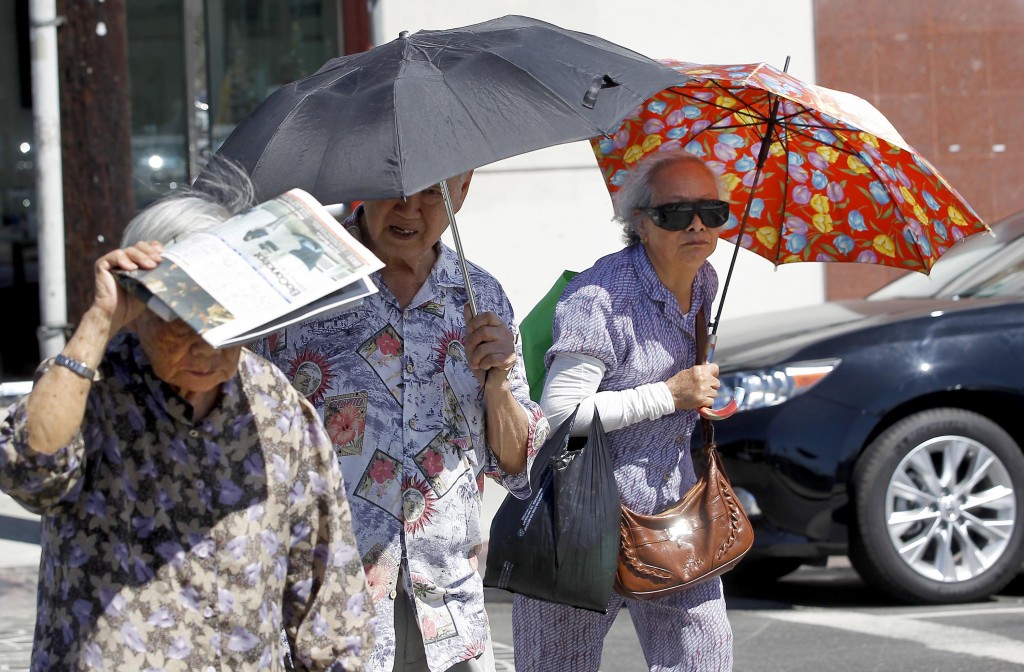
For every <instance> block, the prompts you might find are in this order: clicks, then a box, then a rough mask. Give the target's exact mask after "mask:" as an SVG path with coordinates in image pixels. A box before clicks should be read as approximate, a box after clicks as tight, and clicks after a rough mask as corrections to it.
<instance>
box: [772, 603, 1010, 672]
mask: <svg viewBox="0 0 1024 672" xmlns="http://www.w3.org/2000/svg"><path fill="white" fill-rule="evenodd" d="M975 612H976V613H983V614H1009V613H1013V614H1019V615H1020V616H1024V607H994V608H992V609H984V608H983V609H977V610H969V611H963V610H960V611H954V610H950V611H933V612H927V611H915V612H912V613H907V614H897V615H892V614H871V613H864V612H859V611H837V610H834V609H828V610H826V609H800V610H794V611H768V612H763V613H760V614H758V615H759V616H760V617H762V618H766V619H771V620H775V621H785V622H787V623H797V624H800V625H813V626H820V627H824V628H835V629H838V630H845V631H848V632H856V633H859V634H864V635H871V636H874V637H885V638H888V639H897V640H901V641H905V642H914V643H917V644H921V645H923V646H926V647H928V648H929V649H933V650H935V651H946V652H949V653H955V654H958V655H966V656H974V657H978V658H993V659H996V660H1002V661H1005V662H1008V663H1015V664H1017V665H1024V646H1022V645H1021V642H1020V641H1019V640H1016V639H1011V638H1009V637H1003V636H1001V635H997V634H993V633H990V632H985V631H982V630H972V629H971V628H964V627H960V626H952V625H943V624H940V623H932V622H930V621H927V620H924V619H929V618H944V617H959V618H963V617H964V616H965V615H969V614H971V613H975Z"/></svg>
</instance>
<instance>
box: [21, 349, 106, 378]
mask: <svg viewBox="0 0 1024 672" xmlns="http://www.w3.org/2000/svg"><path fill="white" fill-rule="evenodd" d="M55 364H56V365H57V366H63V367H64V368H66V369H70V370H71V371H72V372H73V373H74V374H75V375H77V376H80V377H82V378H85V379H86V380H88V381H90V382H93V383H95V382H98V381H99V380H100V379H102V376H101V375H100V372H99V371H97V370H95V369H93V368H92V367H90V366H87V365H86V364H85V362H80V361H78V360H77V359H73V358H71V357H68V356H67V355H57V356H56V357H48V358H46V359H44V360H43V361H42V363H41V364H40V365H39V367H38V368H37V369H36V373H35V375H34V376H33V377H32V379H33V381H34V382H38V380H39V379H40V378H42V376H43V374H45V373H46V372H47V371H49V370H50V367H51V366H53V365H55Z"/></svg>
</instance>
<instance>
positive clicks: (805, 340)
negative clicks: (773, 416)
mask: <svg viewBox="0 0 1024 672" xmlns="http://www.w3.org/2000/svg"><path fill="white" fill-rule="evenodd" d="M1017 300H1019V299H1016V300H1014V299H1008V298H997V299H959V300H954V299H933V298H928V299H890V300H885V301H868V300H863V299H861V300H853V301H832V302H827V303H823V304H818V305H814V306H805V307H802V308H792V309H788V310H783V311H777V312H772V313H761V314H758V315H750V316H747V317H740V318H736V319H734V320H723V321H722V326H721V328H720V329H719V330H718V345H717V347H716V348H715V361H717V362H718V364H719V366H720V367H721V368H722V370H723V371H735V370H737V369H743V368H754V367H761V366H770V365H774V364H777V363H780V362H783V361H787V360H791V359H792V358H793V357H795V356H798V353H799V352H800V351H801V350H803V349H804V348H807V347H808V346H811V345H813V344H815V343H819V342H821V341H825V340H829V339H834V338H838V337H841V336H844V335H847V334H851V333H853V332H856V331H861V330H866V329H871V328H876V327H881V326H884V325H886V324H890V323H893V322H900V321H910V320H914V319H916V318H924V317H928V316H931V315H933V314H935V313H936V311H941V312H942V313H945V314H949V313H960V312H964V311H967V310H973V309H978V308H981V307H984V306H989V305H993V304H1001V303H1008V302H1015V301H1017Z"/></svg>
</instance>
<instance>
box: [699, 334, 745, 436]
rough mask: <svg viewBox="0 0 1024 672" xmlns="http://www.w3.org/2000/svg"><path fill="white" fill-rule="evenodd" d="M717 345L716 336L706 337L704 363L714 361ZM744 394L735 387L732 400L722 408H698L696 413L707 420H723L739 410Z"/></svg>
mask: <svg viewBox="0 0 1024 672" xmlns="http://www.w3.org/2000/svg"><path fill="white" fill-rule="evenodd" d="M717 343H718V334H710V335H709V336H708V352H707V357H706V358H705V360H704V361H705V362H710V361H712V360H713V359H714V357H715V345H716V344H717ZM745 394H746V390H744V389H743V388H742V387H737V388H736V390H735V391H734V392H733V395H732V399H730V400H729V403H728V404H726V405H725V406H724V407H722V408H714V407H711V408H707V407H702V408H698V409H697V412H698V413H700V416H701V417H702V418H707V419H708V420H725V419H726V418H728V417H729V416H731V415H732V414H733V413H735V412H736V411H737V410H738V409H739V407H740V402H741V401H743V397H744V395H745Z"/></svg>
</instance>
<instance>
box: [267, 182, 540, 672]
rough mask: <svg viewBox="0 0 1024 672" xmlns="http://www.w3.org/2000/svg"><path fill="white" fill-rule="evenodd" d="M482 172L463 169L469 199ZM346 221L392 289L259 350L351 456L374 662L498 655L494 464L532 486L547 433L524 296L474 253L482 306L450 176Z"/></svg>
mask: <svg viewBox="0 0 1024 672" xmlns="http://www.w3.org/2000/svg"><path fill="white" fill-rule="evenodd" d="M471 175H472V174H471V173H468V174H465V175H461V176H458V177H454V178H451V179H449V180H448V184H449V190H450V192H451V194H452V200H453V205H454V207H455V210H456V211H457V210H458V208H459V206H461V205H462V202H463V200H464V199H465V196H466V193H467V191H468V189H469V182H470V178H471ZM346 225H348V226H349V228H350V231H352V232H353V233H354V234H355V235H357V236H358V237H359V238H360V239H361V240H362V242H363V243H364V244H365V245H366V246H367V247H368V248H370V250H371V251H373V253H374V254H376V255H377V256H378V257H379V258H380V259H382V260H383V261H384V262H385V264H386V266H385V267H384V268H383V269H382V270H381V271H379V272H378V273H377V274H375V276H374V277H373V280H374V282H375V284H376V285H377V286H378V287H379V288H380V292H379V293H378V294H375V295H374V296H371V297H369V298H368V299H366V300H365V301H364V302H363V303H362V304H361V305H360V306H358V307H356V308H354V309H349V310H345V311H341V312H337V313H328V314H326V315H321V316H318V317H316V318H314V319H312V320H310V321H307V322H305V323H303V324H300V325H297V326H294V327H290V328H288V329H286V330H284V331H281V332H278V333H277V334H274V335H273V336H271V337H270V338H268V339H265V340H263V341H261V343H260V344H259V346H258V349H261V350H262V351H263V354H264V355H265V356H266V357H268V358H269V359H271V360H272V361H274V362H275V363H276V364H277V365H278V366H280V367H281V369H282V370H283V371H284V372H285V373H286V374H287V375H288V376H289V377H290V378H291V379H292V383H293V385H295V386H296V388H297V389H298V390H299V391H300V392H301V393H302V394H303V395H305V397H306V399H308V400H309V401H311V402H312V403H313V405H314V406H315V407H316V408H317V410H318V411H319V412H320V413H321V415H322V417H323V420H324V424H325V426H326V427H327V432H328V435H329V436H330V437H331V440H332V442H333V444H334V450H335V452H336V454H337V455H338V459H339V462H340V464H341V467H342V471H343V473H344V476H345V483H346V488H347V491H348V495H349V502H350V504H351V506H352V513H353V516H352V518H353V524H354V527H355V532H356V539H357V543H358V545H359V550H360V553H361V554H362V558H363V566H364V568H365V570H366V574H367V579H368V581H369V584H370V591H371V594H372V596H373V599H374V601H375V605H376V611H377V614H378V618H377V632H376V635H377V645H376V649H375V651H374V655H373V659H372V661H371V667H372V668H373V669H375V670H382V671H390V670H392V669H393V670H396V671H397V670H428V669H429V670H430V671H431V672H440V671H441V670H466V671H471V670H486V669H493V662H492V661H490V660H489V656H488V655H486V652H487V651H488V649H489V647H488V643H489V628H488V624H487V616H486V614H485V612H484V603H483V585H482V581H481V579H480V576H479V574H478V573H477V557H476V556H477V554H478V553H479V551H480V546H481V543H482V535H481V532H480V501H481V500H480V492H481V489H482V487H483V479H482V475H483V474H487V475H488V476H491V477H492V478H494V479H495V480H497V481H499V482H501V483H503V484H504V486H505V487H506V488H508V490H509V491H511V492H512V493H513V494H514V495H515V496H517V497H525V496H527V495H528V494H529V492H530V486H529V478H528V467H529V464H530V462H532V459H533V456H534V454H535V453H536V448H537V447H539V446H540V444H541V443H542V442H543V439H544V437H545V436H546V434H547V431H548V425H547V421H546V420H544V418H543V417H542V415H541V413H540V410H539V408H538V407H537V405H536V404H534V403H533V402H531V401H530V399H529V389H528V386H527V383H526V376H525V369H524V368H523V364H522V352H521V348H520V346H519V342H518V341H519V339H518V337H517V333H518V332H517V328H516V326H515V320H514V317H513V314H512V307H511V304H510V303H509V301H508V298H507V297H506V296H505V293H504V291H503V290H502V288H501V286H500V285H499V284H498V282H497V281H496V280H495V279H494V278H493V277H492V276H491V275H489V274H488V273H486V272H485V271H483V270H482V269H480V268H478V267H476V266H474V265H472V264H470V270H469V274H470V280H471V283H472V287H473V289H474V293H475V295H476V299H477V304H478V305H479V307H480V313H479V314H478V315H477V316H476V317H470V316H469V313H468V309H466V301H467V299H466V289H465V283H464V280H463V274H462V270H461V268H460V265H459V263H458V258H457V256H456V255H455V253H454V252H453V251H452V250H451V249H449V248H448V247H446V246H445V245H443V244H442V243H441V242H440V238H441V234H442V233H443V232H444V230H445V229H446V228H447V226H448V219H447V215H446V212H445V206H444V202H443V199H442V196H441V193H440V189H439V188H437V187H435V188H431V189H427V190H425V191H423V192H420V193H418V194H414V195H413V196H410V197H409V198H407V199H404V200H397V199H396V200H385V201H371V202H367V203H365V204H364V206H362V207H361V208H359V210H357V211H356V213H355V214H354V215H353V216H352V217H351V218H350V219H349V220H348V221H347V222H346ZM396 633H397V634H396ZM419 635H421V636H422V637H420V636H419Z"/></svg>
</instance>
